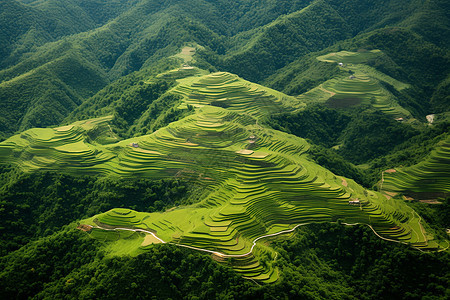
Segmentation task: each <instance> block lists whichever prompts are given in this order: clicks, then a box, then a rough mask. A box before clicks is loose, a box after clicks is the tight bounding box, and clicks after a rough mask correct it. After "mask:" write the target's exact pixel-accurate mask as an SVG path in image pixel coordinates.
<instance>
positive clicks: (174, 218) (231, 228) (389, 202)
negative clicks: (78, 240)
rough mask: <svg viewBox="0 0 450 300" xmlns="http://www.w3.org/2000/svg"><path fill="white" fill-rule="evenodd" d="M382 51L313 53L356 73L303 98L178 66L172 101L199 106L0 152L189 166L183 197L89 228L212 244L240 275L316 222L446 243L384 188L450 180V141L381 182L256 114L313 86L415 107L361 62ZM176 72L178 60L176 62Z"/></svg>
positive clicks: (289, 107)
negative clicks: (376, 187)
mask: <svg viewBox="0 0 450 300" xmlns="http://www.w3.org/2000/svg"><path fill="white" fill-rule="evenodd" d="M376 55H381V54H380V52H379V51H369V52H364V53H351V52H344V51H343V52H339V53H333V54H332V55H331V54H330V55H325V56H322V57H318V58H317V59H318V60H320V61H321V62H323V63H338V62H342V68H347V69H348V70H351V71H352V72H353V74H354V75H352V76H354V77H352V78H349V77H345V78H341V79H332V80H330V81H327V82H325V83H324V84H322V85H321V86H320V87H318V88H316V89H313V90H312V91H310V92H308V93H306V94H304V95H301V96H299V97H297V98H295V97H292V96H287V95H285V94H282V93H280V92H277V91H275V90H272V89H269V88H266V87H263V86H260V85H257V84H254V83H251V82H248V81H246V80H243V79H241V78H239V77H238V76H237V75H233V74H231V73H227V72H216V73H211V74H207V75H203V74H204V72H203V73H202V72H200V71H199V72H193V73H194V76H187V77H184V76H186V75H180V77H181V78H180V79H178V85H176V86H175V87H174V88H172V90H170V91H169V93H173V94H175V95H180V96H182V97H183V100H182V103H181V104H180V105H179V107H178V108H177V109H179V110H186V109H187V108H188V107H194V112H193V113H192V114H190V115H188V116H186V117H184V118H183V119H181V120H179V121H176V122H172V123H170V124H169V125H168V126H165V127H163V128H160V129H159V130H157V131H155V132H153V133H151V134H148V135H142V136H138V137H134V138H131V139H126V140H121V141H117V137H115V135H114V134H113V132H112V131H111V127H110V125H109V122H110V121H111V119H112V116H106V117H100V118H95V119H89V120H85V121H78V122H76V123H73V124H70V125H66V126H62V127H57V128H46V129H43V128H33V129H29V130H27V131H24V132H23V133H21V134H18V135H15V136H12V137H10V138H8V139H7V140H5V141H4V142H2V143H0V158H1V160H2V161H10V162H13V163H15V164H17V165H19V166H20V167H21V168H23V169H24V170H26V171H30V172H31V171H35V170H53V171H58V172H62V173H67V174H74V175H76V174H88V175H89V174H101V175H103V176H114V177H118V178H130V177H133V178H135V177H137V178H138V177H146V178H155V179H160V178H183V179H187V180H189V181H191V182H192V183H193V184H196V185H199V186H201V187H203V193H202V194H201V195H197V196H198V199H193V201H192V202H193V203H194V204H191V205H188V206H180V207H175V208H174V209H170V210H167V211H165V212H154V213H147V212H138V211H134V210H131V209H125V208H116V209H112V210H110V211H107V212H104V213H102V214H98V215H95V216H93V217H91V218H89V219H85V220H83V221H82V222H81V223H82V224H83V226H84V227H82V228H83V230H84V231H86V232H88V234H90V236H91V237H93V238H95V239H99V240H102V241H107V248H108V249H109V251H110V254H111V255H126V254H127V255H132V256H134V255H138V254H140V253H143V252H145V251H146V250H147V249H149V248H151V247H153V244H156V243H170V244H174V245H177V246H180V247H188V248H191V249H194V250H198V251H202V252H208V253H210V254H211V255H212V256H213V257H214V259H215V260H217V261H218V262H222V263H224V262H226V263H229V264H231V265H232V267H233V268H234V269H235V270H236V271H237V272H238V273H239V274H241V275H242V276H243V277H245V278H248V279H252V280H255V281H258V282H264V283H271V282H275V281H277V279H278V278H279V276H280V274H279V271H278V268H277V267H276V266H274V262H276V260H277V255H278V254H277V253H276V252H275V251H274V250H273V249H272V248H271V246H270V244H267V243H265V242H267V241H269V240H270V239H273V238H280V237H283V236H284V235H285V237H284V238H288V235H289V234H290V233H292V232H294V230H295V228H297V227H298V226H302V225H307V224H310V223H321V222H340V223H341V224H347V225H355V224H364V225H368V226H370V228H372V230H373V231H374V233H375V234H376V235H377V236H379V237H380V238H382V239H386V240H389V241H393V242H399V243H404V244H408V245H411V246H412V247H414V248H417V249H419V250H420V251H431V250H443V249H447V248H448V246H449V244H448V241H446V240H442V239H436V238H434V237H433V235H432V234H431V233H429V232H426V231H425V230H424V227H423V223H424V221H423V220H422V219H421V218H420V217H419V215H418V214H417V213H416V212H415V211H414V210H413V209H412V208H410V207H409V206H407V205H406V204H405V203H403V202H402V201H398V199H396V198H395V197H394V198H392V197H388V196H386V195H385V194H384V193H382V192H386V191H395V192H397V193H400V192H402V191H405V190H408V189H409V190H411V189H414V188H413V187H417V185H416V182H417V181H419V182H421V178H422V177H427V176H436V174H437V173H435V172H438V174H439V175H440V176H442V182H446V183H447V186H446V187H445V191H446V192H448V174H449V172H448V171H449V170H448V157H449V155H448V142H447V143H445V144H443V145H442V147H441V148H439V150H437V151H436V152H434V153H433V155H432V156H431V157H430V158H429V160H427V161H426V162H424V163H423V164H420V165H418V166H414V167H411V168H410V169H407V170H405V171H403V170H401V171H399V172H396V173H391V174H386V175H385V179H384V183H383V188H382V192H377V191H373V190H369V189H366V188H364V187H362V186H361V185H359V184H357V183H356V182H355V181H353V180H351V179H348V178H344V177H341V176H337V175H335V174H333V173H332V172H330V171H328V170H327V169H325V168H323V167H321V166H319V165H318V164H316V163H315V162H313V161H312V160H311V159H310V158H309V156H308V150H309V147H310V145H309V144H308V142H306V141H305V140H304V139H301V138H299V137H295V136H294V135H290V134H287V133H284V132H281V131H277V130H273V129H270V128H266V127H265V126H264V125H261V124H260V122H259V121H260V120H261V118H263V117H265V116H268V115H270V114H272V113H276V112H280V111H296V110H301V109H303V108H304V107H305V102H307V101H309V100H308V99H309V98H310V97H312V94H314V98H315V99H322V100H320V101H324V102H325V101H327V100H328V101H330V100H329V98H330V97H331V95H334V96H332V99H334V100H332V102H333V103H335V102H339V101H340V104H336V105H337V106H339V105H341V106H346V105H349V104H344V103H343V102H344V101H347V102H348V101H350V100H349V99H354V98H355V99H356V98H357V99H358V101H360V102H367V103H372V105H373V106H374V107H376V108H377V109H380V110H381V111H383V112H385V113H386V114H390V115H393V116H405V117H407V116H409V114H408V112H407V111H406V110H404V109H403V108H402V107H401V106H399V105H398V104H397V103H396V102H394V101H393V100H392V99H391V98H390V96H389V93H388V92H387V91H386V90H385V89H383V88H382V87H381V85H380V84H379V82H378V80H379V79H380V78H381V77H383V80H388V81H389V82H391V84H392V85H393V86H394V87H395V88H396V89H402V88H405V86H406V85H405V84H403V83H401V82H398V81H396V80H395V79H393V78H390V77H387V75H384V74H382V73H380V72H378V71H375V70H374V69H371V68H370V67H368V66H365V65H364V62H365V61H366V60H367V59H368V58H370V56H376ZM177 72H183V70H182V69H180V70H174V71H172V72H171V73H170V74H172V75H176V74H177ZM183 74H184V73H183ZM183 77H184V78H183ZM344 94H345V95H348V96H345V97H347V98H345V97H344V96H342V95H344ZM317 95H319V97H318V98H317V97H316V96H317ZM346 99H347V100H346ZM352 101H353V100H352ZM358 103H359V102H358ZM355 104H357V103H355ZM436 170H438V171H436ZM436 184H438V185H440V183H438V182H437V183H436ZM426 189H427V187H426V186H424V187H423V190H426ZM421 190H422V189H421Z"/></svg>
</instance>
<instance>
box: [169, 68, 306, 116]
mask: <svg viewBox="0 0 450 300" xmlns="http://www.w3.org/2000/svg"><path fill="white" fill-rule="evenodd" d="M174 91H175V92H176V93H179V94H181V95H183V96H185V102H186V103H187V104H190V105H193V106H195V107H202V106H205V105H212V106H217V107H222V108H226V109H227V110H231V111H235V112H239V113H240V114H247V115H250V116H252V117H255V118H260V117H261V116H264V115H267V114H270V113H274V112H282V111H289V110H293V109H297V108H300V107H304V106H305V105H304V103H303V102H300V101H298V100H297V99H295V98H293V97H290V96H287V95H285V94H282V93H280V92H277V91H275V90H272V89H269V88H266V87H263V86H260V85H256V84H253V83H250V82H248V81H245V80H243V79H241V78H239V77H238V76H236V75H233V74H230V73H226V72H218V73H213V74H210V75H207V76H203V77H201V78H200V79H198V78H195V77H191V78H188V79H185V80H181V81H180V85H178V86H177V87H176V88H175V90H174Z"/></svg>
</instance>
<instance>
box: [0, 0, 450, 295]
mask: <svg viewBox="0 0 450 300" xmlns="http://www.w3.org/2000/svg"><path fill="white" fill-rule="evenodd" d="M447 6H448V3H447V1H445V0H429V1H423V0H413V1H405V0H385V1H375V2H374V1H371V0H361V1H356V0H345V1H343V0H293V1H288V0H258V1H254V0H217V1H213V0H187V1H186V0H173V1H159V0H132V1H130V0H127V1H125V0H111V1H100V0H77V1H75V0H5V1H1V2H0V237H1V238H0V297H1V298H2V299H136V298H139V299H150V298H151V299H448V298H450V286H449V272H448V270H449V267H450V257H449V250H448V249H446V250H445V249H444V251H440V252H437V251H419V250H416V249H414V248H412V247H410V246H408V245H405V244H402V243H394V242H389V241H385V240H382V239H380V238H379V237H378V236H377V235H376V234H374V231H375V230H373V228H372V227H370V228H369V226H365V225H363V224H360V225H355V226H347V225H345V224H344V223H343V221H342V220H341V219H339V218H334V219H333V222H332V223H323V222H319V223H314V224H308V225H305V226H300V227H298V228H297V229H296V230H295V231H294V232H293V233H290V234H285V235H280V236H277V237H273V238H270V239H267V240H264V242H262V243H261V245H263V247H266V246H267V247H269V246H270V247H271V249H273V253H276V255H275V254H274V257H276V259H272V258H273V257H272V258H270V257H269V255H267V256H265V255H261V257H260V261H259V263H260V264H261V265H263V266H268V265H270V266H273V267H274V268H275V269H276V270H277V271H276V272H278V273H277V274H278V275H279V278H278V280H276V282H275V283H270V284H265V283H262V282H258V281H254V280H248V279H246V278H244V277H243V276H241V274H239V272H236V270H235V269H234V268H233V267H234V266H235V264H239V263H240V262H239V260H237V259H236V260H235V259H229V260H221V259H217V257H215V256H211V255H209V254H205V253H204V252H199V251H196V250H192V249H187V248H184V247H177V246H176V245H173V244H169V243H167V244H155V245H153V246H152V247H149V248H146V250H145V251H144V250H142V251H141V252H139V253H140V254H139V255H128V254H127V255H114V254H112V252H111V251H110V248H109V247H110V245H111V241H109V240H108V239H106V238H105V239H104V240H101V239H98V238H93V237H92V234H89V233H86V232H84V231H82V230H79V229H77V226H78V225H79V224H80V222H82V220H84V219H87V218H90V217H93V216H95V215H97V214H101V213H104V212H105V211H108V210H110V209H114V208H127V209H132V210H135V211H139V212H148V213H152V212H161V213H163V212H165V211H170V210H173V209H175V208H179V207H186V206H189V205H193V204H198V203H199V202H200V201H201V200H202V199H204V197H205V195H204V194H205V193H206V191H209V190H208V189H211V186H213V185H212V184H211V186H209V185H208V182H207V183H204V182H201V181H200V180H192V178H190V177H189V176H186V177H183V176H179V174H181V173H183V172H185V173H189V174H190V172H192V170H190V169H188V168H187V167H184V169H183V168H182V169H180V171H179V172H178V173H176V174H177V175H174V176H171V177H169V176H167V174H169V173H170V172H168V171H167V172H166V173H164V176H161V178H155V177H145V176H143V175H142V174H143V173H139V172H136V173H135V174H131V175H129V176H128V175H127V176H121V175H119V173H117V174H113V175H111V174H109V175H105V174H104V173H101V172H100V173H98V174H96V175H95V174H94V175H86V174H83V175H81V174H74V173H73V172H72V173H66V172H64V167H62V170H63V171H60V170H58V169H57V168H56V167H54V166H53V165H51V167H49V168H42V169H41V170H38V171H32V172H30V171H29V170H31V168H29V166H28V163H22V164H21V163H17V161H20V159H23V160H24V161H28V160H29V161H32V162H33V163H36V164H37V165H39V164H41V163H42V165H44V163H47V162H46V161H45V162H43V161H39V158H36V157H37V156H38V154H39V153H40V152H41V151H43V150H42V149H44V148H45V147H46V144H45V143H46V141H45V139H46V137H45V136H44V137H42V141H40V142H41V144H37V145H36V144H34V145H32V146H29V147H28V146H27V147H28V148H27V151H28V150H29V151H30V153H32V154H27V155H25V154H23V153H20V151H19V150H18V149H13V150H11V152H8V153H12V157H13V158H14V159H9V158H6V157H7V156H6V155H5V154H4V153H6V150H5V149H9V148H8V147H13V148H14V147H17V148H19V147H22V146H23V145H22V144H20V143H18V144H14V143H16V142H17V138H16V137H20V138H23V139H25V140H27V141H32V140H33V139H35V138H36V137H33V136H32V134H31V135H30V134H29V133H27V130H29V129H30V128H36V127H37V128H60V126H69V127H70V126H72V125H71V124H74V123H76V122H79V121H84V120H88V119H92V118H99V117H105V116H109V117H110V121H109V122H108V123H105V124H107V125H103V127H98V128H94V129H89V130H86V131H85V132H83V133H82V134H80V136H81V138H82V140H79V141H78V142H79V143H80V144H81V143H85V144H87V143H90V144H91V145H93V146H92V147H96V146H98V145H102V146H105V147H106V148H107V149H109V150H110V151H111V153H113V154H112V156H114V158H122V157H124V156H125V154H126V153H128V152H130V151H131V150H133V149H132V147H136V148H139V147H140V146H139V145H138V144H137V143H136V144H135V143H131V144H129V145H125V147H124V149H125V150H123V149H122V150H119V149H120V147H119V146H111V145H112V143H113V141H114V142H117V143H120V142H123V141H124V140H126V139H131V138H138V137H142V136H145V135H151V134H154V133H158V131H159V130H161V129H164V128H167V126H168V125H170V124H173V122H177V121H180V120H183V119H186V118H188V117H192V116H195V114H196V112H198V111H199V110H200V109H201V106H202V105H196V104H192V103H189V102H186V101H185V100H186V97H187V94H183V92H180V91H178V92H174V89H175V88H176V87H177V86H179V85H181V84H191V83H192V82H194V81H195V80H197V79H198V78H200V77H201V76H204V75H207V74H210V72H211V73H213V72H218V71H220V72H230V73H232V74H236V75H238V76H239V78H242V79H243V80H248V82H247V81H245V82H246V83H245V84H244V85H245V86H247V87H249V90H250V91H253V90H258V92H261V90H262V88H259V87H257V88H255V86H253V85H252V83H258V84H261V85H263V86H265V87H264V88H267V89H268V90H269V89H270V91H271V92H270V93H272V95H281V93H284V94H283V96H282V97H281V98H282V99H283V101H284V102H283V101H281V100H280V101H278V100H277V102H276V104H277V105H278V104H279V103H281V102H283V103H282V104H281V105H284V106H281V107H282V108H281V109H277V110H276V112H270V113H267V114H266V115H263V116H262V117H260V116H259V115H251V114H248V113H243V114H242V116H243V117H242V120H244V119H245V122H244V123H243V124H244V125H243V126H242V128H244V127H245V128H247V129H249V128H250V129H251V130H257V128H258V127H261V126H262V127H263V128H266V129H267V130H269V129H270V130H273V131H272V132H275V131H277V132H282V133H283V134H284V133H287V134H291V136H290V137H291V139H292V140H294V141H296V139H297V137H298V138H302V139H305V140H306V141H307V145H308V146H307V148H308V150H307V152H305V156H307V158H308V159H309V160H310V161H311V162H313V163H316V164H318V165H320V166H321V167H323V168H325V169H326V170H329V171H331V172H332V173H333V174H332V175H333V176H334V179H336V176H343V177H345V178H347V179H353V180H354V181H355V182H356V184H359V185H361V187H359V186H358V189H361V190H362V189H363V188H364V189H367V190H370V191H374V193H375V192H376V191H380V192H382V191H381V190H380V183H381V184H382V183H383V180H384V179H383V174H384V172H386V170H394V172H395V170H401V169H403V168H406V167H411V166H419V167H421V166H423V161H425V160H426V159H430V157H432V154H433V153H435V152H436V151H437V149H440V148H439V147H441V146H442V145H443V144H445V143H446V141H448V140H449V123H450V11H449V10H448V8H447ZM186 49H188V50H189V49H191V50H189V51H191V52H189V51H188V52H189V53H188V54H186ZM371 51H374V52H373V53H377V54H376V55H373V56H370V53H372V52H371ZM327 55H328V56H327ZM330 55H331V57H332V56H336V57H339V59H341V58H340V57H341V56H340V55H342V57H344V58H345V57H347V58H348V57H350V58H349V62H348V63H347V62H344V63H343V62H341V61H339V60H335V61H333V60H330V59H329V57H330ZM345 55H347V56H345ZM357 55H361V56H364V55H365V56H364V57H368V58H367V59H365V60H362V59H361V61H358V60H357V59H355V58H354V57H357ZM323 57H328V59H322V60H321V59H319V58H323ZM352 59H354V60H353V61H352ZM355 70H357V71H360V72H363V74H364V76H361V75H360V74H361V73H359V74H356V73H355V72H357V71H355ZM355 75H356V76H355ZM352 80H353V81H352ZM250 82H252V83H250ZM349 82H350V86H352V84H354V85H353V86H352V87H354V86H357V84H359V83H361V82H363V83H361V86H362V88H361V90H346V88H348V87H347V86H345V84H348V83H349ZM355 82H356V83H355ZM366 82H370V84H372V85H371V86H370V87H367V86H363V84H365V83H366ZM226 83H228V82H226ZM196 84H198V83H194V84H193V85H194V86H195V85H196ZM333 84H334V86H333ZM339 84H342V86H344V88H343V90H344V92H343V93H344V94H346V93H348V94H349V95H350V96H349V97H347V96H345V97H343V99H344V100H347V101H349V103H350V104H349V105H339V104H333V103H336V102H333V100H336V99H338V100H339V99H340V98H339V96H342V95H337V94H339V92H338V91H336V90H333V89H331V88H330V87H336V86H339ZM206 86H207V88H212V89H214V88H215V87H214V84H210V85H209V86H208V84H206ZM374 87H375V88H374ZM234 88H236V90H235V91H238V89H239V87H237V85H236V86H234ZM240 88H242V87H240ZM370 88H374V90H375V91H374V90H370ZM271 89H273V90H271ZM366 90H368V91H369V92H367V95H369V96H370V97H369V96H367V99H369V98H370V99H369V100H367V99H366V98H364V97H365V96H364V95H363V94H364V93H366ZM233 91H234V90H233ZM239 91H240V90H239ZM261 93H262V92H261ZM377 93H378V94H377ZM206 94H207V93H206V92H205V91H204V90H201V91H200V92H198V93H197V94H195V95H194V96H192V95H190V96H192V97H193V98H195V99H196V100H199V101H202V100H204V98H205V97H206V96H205V95H206ZM230 95H231V96H230ZM260 95H262V94H260ZM361 95H363V96H361ZM234 96H235V95H234V94H233V92H232V93H230V94H227V97H234ZM215 97H216V100H217V101H215V102H211V103H210V106H211V107H221V108H225V109H226V108H227V107H226V106H225V105H223V107H222V106H220V105H219V104H217V103H222V102H223V101H227V100H229V99H228V98H221V96H220V91H218V92H217V95H215ZM358 97H360V98H358ZM377 97H379V98H377ZM261 98H263V97H261ZM237 99H239V96H237ZM257 99H258V97H256V98H255V99H254V100H252V101H256V100H257ZM379 99H382V100H383V101H386V103H388V104H387V105H388V106H389V107H388V108H387V109H386V108H385V107H382V106H381V105H380V103H379V102H377V101H381V100H379ZM336 101H337V100H336ZM352 101H353V102H352ZM286 103H288V104H286ZM239 105H241V104H239ZM254 105H255V107H257V104H256V102H255V104H254ZM289 105H291V106H289ZM383 105H384V103H383ZM267 111H269V109H268V110H267ZM239 113H240V112H239V111H238V110H235V111H233V114H239ZM227 118H228V119H227ZM227 118H225V119H224V121H223V122H228V121H229V120H230V119H231V118H232V117H230V116H228V117H227ZM207 121H208V120H207ZM207 121H205V120H203V121H202V120H200V121H198V122H197V123H196V124H200V123H202V122H207ZM87 123H89V121H88V122H87ZM178 124H179V123H178ZM219 125H222V123H220V124H219ZM234 125H236V124H234ZM234 125H233V126H234ZM209 126H211V125H209ZM236 126H237V125H236ZM239 126H241V125H239ZM219 127H220V126H219ZM105 128H106V129H105ZM210 128H215V126H211V127H210ZM55 130H56V131H57V129H55ZM176 130H177V128H176V127H175V126H173V127H170V128H169V131H170V132H175V133H174V136H176V137H177V138H179V139H180V141H177V142H179V143H183V144H185V145H192V146H195V145H196V144H195V143H193V142H192V139H193V138H195V137H196V135H195V134H197V135H198V134H199V133H198V132H194V133H193V134H192V135H191V136H190V138H186V139H184V137H178V136H177V132H176ZM208 130H209V129H208ZM211 130H212V129H211ZM233 130H235V131H233V132H236V134H238V133H239V132H240V131H239V130H242V129H241V128H238V129H233ZM105 131H107V133H108V138H105V137H104V136H102V135H103V134H104V133H105ZM221 134H222V133H221ZM225 135H226V134H223V135H220V134H219V135H218V137H219V138H223V137H224V136H225ZM210 136H211V139H213V142H212V143H211V144H214V143H215V142H216V141H215V140H214V138H215V137H216V136H215V135H214V134H213V133H211V134H210ZM164 138H166V137H164ZM260 138H262V139H266V140H267V139H269V138H270V137H269V138H268V137H267V136H266V135H264V136H262V137H259V136H258V137H255V136H253V135H252V136H250V137H249V136H248V135H247V136H245V137H239V139H241V140H242V141H243V142H245V143H246V144H249V145H246V148H245V149H242V150H239V149H240V148H239V149H236V150H238V151H237V152H234V153H239V151H241V154H242V153H244V154H246V155H247V154H249V153H250V154H251V153H253V150H254V148H252V147H257V145H258V142H259V141H258V139H260ZM173 140H174V139H172V140H171V139H170V138H166V139H165V140H164V143H166V142H167V143H171V142H173ZM58 142H59V141H58ZM127 143H129V142H127ZM139 143H140V145H142V144H145V143H141V142H139ZM164 143H163V144H164ZM11 145H13V146H11ZM61 145H62V144H58V147H61V148H58V147H57V151H59V152H60V153H62V154H64V151H65V150H64V148H63V146H61ZM197 146H198V145H197ZM108 147H110V148H108ZM214 147H218V146H214ZM277 147H278V146H277ZM302 147H303V146H302ZM141 148H142V147H141ZM141 148H139V149H137V150H141ZM274 148H276V147H274ZM92 149H93V148H92ZM130 149H131V150H130ZM205 149H206V148H205ZM305 149H306V148H305ZM135 150H136V149H135ZM214 150H215V149H214ZM8 151H9V150H8ZM143 151H145V149H144V150H143ZM233 151H234V150H233ZM299 151H300V150H299ZM301 151H303V150H301ZM80 152H81V150H80ZM148 152H149V153H150V152H151V155H160V153H158V151H153V149H151V151H148ZM206 152H207V150H205V153H206ZM444 152H445V151H444ZM92 153H94V155H97V154H98V150H92ZM189 153H190V152H188V153H187V154H186V155H188V154H189ZM193 153H194V152H193ZM211 153H216V152H214V151H212V152H211ZM445 153H446V152H445ZM255 154H256V153H255ZM34 155H36V157H34ZM445 155H446V156H445V157H439V159H438V160H439V162H440V163H442V166H443V167H442V169H439V170H429V169H426V172H430V174H432V176H433V174H436V176H442V177H444V178H448V173H446V170H448V167H447V166H448V153H446V154H445ZM212 156H213V155H212ZM222 158H223V159H228V157H225V156H224V157H222ZM33 159H34V160H33ZM139 159H142V161H144V158H141V157H139ZM172 159H173V157H170V158H169V160H172ZM214 159H216V158H214ZM257 159H263V158H261V157H259V158H258V157H257ZM433 159H434V158H433V157H432V160H433ZM74 161H75V164H77V163H78V162H77V161H76V160H74ZM246 161H247V160H246V159H241V160H240V162H241V163H242V164H244V163H245V162H246ZM126 163H127V162H125V163H123V162H122V164H126ZM132 164H133V163H131V165H132ZM136 164H137V163H136ZM258 164H259V165H261V166H266V165H267V166H270V167H273V168H275V165H272V164H266V165H265V163H264V161H261V162H260V163H258ZM55 165H56V163H55ZM153 167H154V166H152V167H151V168H153ZM202 167H203V166H202ZM180 168H181V167H180ZM219 171H220V172H219V173H221V172H226V171H227V170H219ZM164 172H165V171H164ZM433 172H436V173H433ZM202 176H203V178H205V177H206V175H204V174H199V175H198V177H199V178H202ZM316 177H317V176H316ZM410 177H411V178H415V177H417V178H418V180H419V181H420V180H423V179H421V177H420V175H417V174H416V173H414V174H412V175H410ZM206 179H207V180H211V182H213V181H214V180H213V179H211V178H208V177H206ZM252 180H253V179H252ZM344 181H345V179H344V180H343V181H342V182H344ZM324 182H325V181H324ZM346 184H347V183H346ZM324 185H327V184H326V182H325V183H324ZM346 187H347V185H346ZM352 187H353V186H352ZM442 189H443V190H445V189H447V187H442ZM365 194H366V195H367V192H365ZM386 195H387V194H386ZM411 196H414V195H413V193H411V191H410V190H404V191H401V192H399V193H398V194H395V195H393V196H392V197H394V200H395V201H401V202H402V203H406V205H407V206H408V208H412V209H414V211H415V212H416V213H417V214H418V216H419V218H420V219H421V220H423V221H424V223H423V224H424V225H423V226H424V228H425V229H426V231H427V232H428V234H429V235H430V236H434V237H437V238H439V239H441V240H442V241H444V240H448V233H447V232H446V229H447V228H449V227H450V224H449V220H450V219H449V214H450V210H449V207H450V206H449V199H450V197H449V196H450V190H446V191H444V192H442V191H441V190H440V191H439V193H433V192H431V193H430V192H429V191H427V193H424V195H423V197H425V198H423V199H422V198H421V199H420V200H422V201H419V200H418V199H416V200H414V199H413V198H412V197H411ZM387 198H388V199H390V198H391V195H390V194H389V195H388V196H387ZM405 199H407V200H408V201H405ZM424 199H426V200H425V201H423V200H424ZM201 205H202V206H200V207H201V208H204V207H209V205H211V203H206V204H205V203H202V204H201ZM283 205H284V204H283ZM289 205H290V204H287V202H286V204H285V206H289ZM361 210H362V208H361ZM369 222H370V217H369ZM264 225H267V224H264ZM421 226H422V225H421ZM286 228H287V227H286ZM133 234H134V235H136V236H137V235H139V234H141V235H142V233H138V232H134V233H133ZM141 237H142V236H141ZM236 239H237V240H239V236H238V235H236ZM258 243H260V242H258ZM218 262H219V263H218Z"/></svg>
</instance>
